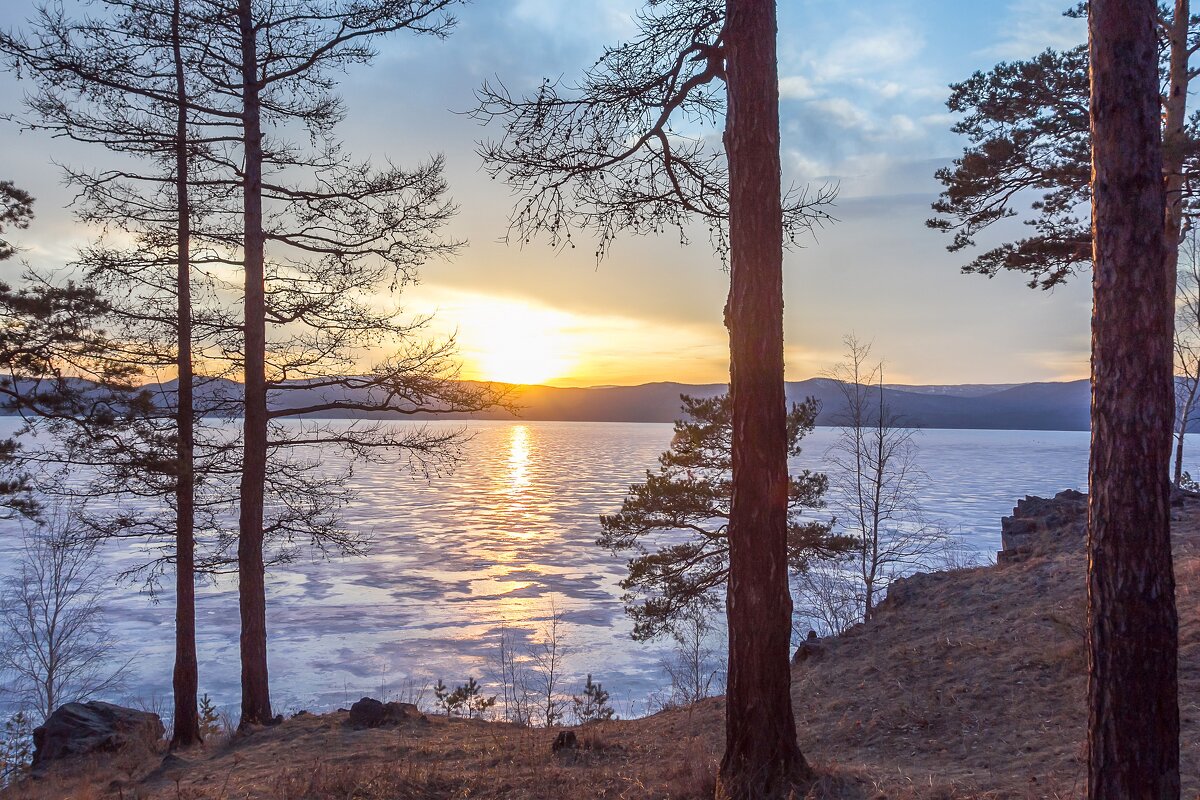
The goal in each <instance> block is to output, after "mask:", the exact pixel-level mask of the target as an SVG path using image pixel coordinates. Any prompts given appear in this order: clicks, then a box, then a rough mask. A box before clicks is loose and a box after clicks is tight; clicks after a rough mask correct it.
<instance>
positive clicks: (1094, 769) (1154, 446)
mask: <svg viewBox="0 0 1200 800" xmlns="http://www.w3.org/2000/svg"><path fill="white" fill-rule="evenodd" d="M1155 24H1156V8H1155V3H1154V0H1092V2H1091V13H1090V22H1089V26H1090V37H1089V39H1090V48H1091V53H1090V55H1091V69H1092V73H1091V81H1092V141H1093V154H1092V204H1093V208H1092V212H1093V213H1092V235H1093V242H1094V248H1095V250H1094V261H1095V271H1094V274H1093V291H1094V306H1093V317H1092V385H1093V388H1092V448H1091V461H1090V464H1089V477H1088V483H1089V487H1090V489H1089V492H1088V554H1089V568H1088V618H1089V643H1088V648H1089V665H1088V667H1089V673H1088V678H1089V680H1088V704H1089V713H1090V715H1089V720H1088V792H1089V796H1090V797H1091V798H1104V799H1110V798H1111V800H1117V799H1118V798H1131V797H1139V798H1177V797H1179V706H1178V699H1177V675H1176V673H1177V667H1176V659H1177V655H1176V654H1177V640H1178V624H1177V620H1176V615H1175V585H1174V576H1173V574H1172V566H1171V550H1170V530H1169V522H1170V516H1169V505H1168V491H1169V490H1168V475H1167V470H1168V465H1169V458H1170V430H1171V420H1172V419H1173V417H1174V401H1173V397H1172V395H1173V386H1172V356H1173V352H1172V346H1171V342H1172V322H1173V311H1174V309H1173V308H1172V303H1171V299H1172V298H1173V287H1174V285H1175V276H1174V274H1173V271H1172V272H1170V273H1169V272H1168V270H1167V269H1166V268H1164V267H1165V265H1166V264H1167V261H1168V254H1167V250H1168V248H1167V247H1166V236H1165V230H1164V228H1165V225H1164V220H1165V219H1166V213H1165V199H1164V198H1165V190H1164V181H1163V180H1162V173H1161V170H1162V164H1163V161H1162V153H1161V149H1160V148H1161V144H1160V130H1159V125H1160V118H1159V102H1158V97H1159V91H1158V69H1157V67H1158V51H1157V41H1156V37H1155Z"/></svg>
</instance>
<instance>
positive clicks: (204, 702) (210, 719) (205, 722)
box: [200, 693, 225, 739]
mask: <svg viewBox="0 0 1200 800" xmlns="http://www.w3.org/2000/svg"><path fill="white" fill-rule="evenodd" d="M224 730H225V726H224V725H223V724H222V721H221V712H220V711H219V710H218V709H217V705H216V703H214V702H213V701H212V698H211V697H209V696H208V694H207V693H205V694H204V696H203V697H201V698H200V736H201V738H203V739H211V738H212V737H214V736H217V735H218V734H220V733H223V732H224Z"/></svg>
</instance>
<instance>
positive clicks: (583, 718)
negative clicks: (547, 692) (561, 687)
mask: <svg viewBox="0 0 1200 800" xmlns="http://www.w3.org/2000/svg"><path fill="white" fill-rule="evenodd" d="M571 706H572V710H573V711H574V713H575V719H577V720H579V724H580V725H586V724H587V723H589V722H601V721H603V720H610V719H612V718H613V716H614V715H615V714H616V709H614V708H613V707H612V705H611V704H610V703H609V698H608V692H607V691H606V690H605V689H604V687H603V686H602V685H601V684H600V683H593V682H592V674H591V673H590V672H589V673H588V676H587V683H585V684H584V686H583V694H582V695H575V696H573V697H572V698H571Z"/></svg>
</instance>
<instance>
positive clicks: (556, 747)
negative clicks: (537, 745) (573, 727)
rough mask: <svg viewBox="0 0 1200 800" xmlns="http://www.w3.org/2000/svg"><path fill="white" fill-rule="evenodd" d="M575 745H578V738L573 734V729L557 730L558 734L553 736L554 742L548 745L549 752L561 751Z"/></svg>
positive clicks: (571, 748) (570, 748) (573, 747)
mask: <svg viewBox="0 0 1200 800" xmlns="http://www.w3.org/2000/svg"><path fill="white" fill-rule="evenodd" d="M577 747H579V738H578V737H577V736H576V735H575V731H559V732H558V736H556V737H554V742H553V743H552V744H551V745H550V752H552V753H561V752H562V751H564V750H574V749H575V748H577Z"/></svg>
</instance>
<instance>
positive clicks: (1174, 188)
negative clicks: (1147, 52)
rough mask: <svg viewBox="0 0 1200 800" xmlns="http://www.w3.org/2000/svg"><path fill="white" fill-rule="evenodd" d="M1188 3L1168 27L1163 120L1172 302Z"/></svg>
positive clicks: (1180, 0)
mask: <svg viewBox="0 0 1200 800" xmlns="http://www.w3.org/2000/svg"><path fill="white" fill-rule="evenodd" d="M1189 6H1190V3H1189V0H1175V16H1174V17H1173V18H1172V19H1171V22H1170V25H1169V26H1168V27H1167V40H1168V45H1169V48H1170V54H1171V58H1170V65H1169V67H1168V70H1169V72H1168V76H1167V77H1168V87H1167V97H1166V102H1165V103H1164V106H1165V108H1164V119H1163V134H1162V136H1163V154H1162V158H1163V166H1162V170H1163V184H1164V186H1165V188H1166V212H1165V214H1164V218H1165V220H1166V232H1165V237H1166V242H1167V255H1166V258H1165V259H1164V261H1165V264H1166V269H1167V274H1168V275H1169V276H1170V278H1171V283H1170V290H1169V291H1170V293H1171V300H1172V303H1174V299H1175V281H1176V278H1175V273H1176V272H1177V271H1178V268H1179V243H1180V239H1181V232H1182V230H1183V167H1184V160H1185V159H1186V156H1187V152H1188V136H1187V132H1186V130H1185V126H1186V124H1187V95H1188V83H1189V81H1190V77H1189V75H1188V59H1189V56H1190V53H1189V52H1188V27H1189V26H1188V23H1189V22H1190V18H1191V10H1190V7H1189Z"/></svg>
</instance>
